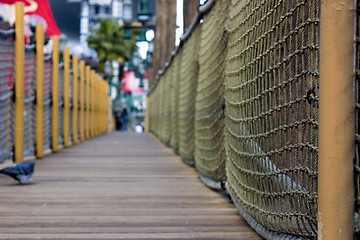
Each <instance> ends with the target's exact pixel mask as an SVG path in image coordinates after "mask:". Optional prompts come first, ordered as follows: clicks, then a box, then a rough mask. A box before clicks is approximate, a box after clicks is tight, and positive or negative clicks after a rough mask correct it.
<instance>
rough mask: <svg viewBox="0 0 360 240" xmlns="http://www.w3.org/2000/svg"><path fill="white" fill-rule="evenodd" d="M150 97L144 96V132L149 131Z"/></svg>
mask: <svg viewBox="0 0 360 240" xmlns="http://www.w3.org/2000/svg"><path fill="white" fill-rule="evenodd" d="M149 114H150V99H149V97H147V98H146V112H145V132H149V122H150V115H149Z"/></svg>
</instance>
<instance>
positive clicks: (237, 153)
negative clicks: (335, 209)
mask: <svg viewBox="0 0 360 240" xmlns="http://www.w3.org/2000/svg"><path fill="white" fill-rule="evenodd" d="M230 22H231V23H233V25H232V26H231V28H230V32H229V43H228V55H227V58H226V78H225V84H226V90H225V91H226V93H225V99H226V127H227V132H228V139H227V143H226V146H227V154H228V162H227V180H228V181H227V186H228V190H229V192H230V194H231V195H232V196H233V199H234V200H235V202H236V203H237V204H238V205H239V206H241V208H242V210H244V211H245V212H246V213H248V214H250V215H251V216H252V218H253V219H254V221H256V222H258V223H261V225H262V226H264V227H265V228H266V229H267V230H269V231H271V232H276V233H282V234H289V235H294V236H302V237H315V236H316V225H317V155H318V148H317V145H318V144H317V142H318V140H317V139H318V131H317V130H318V103H317V102H318V101H317V97H316V96H317V92H318V86H319V85H318V84H319V83H318V79H319V77H318V76H319V74H318V71H319V1H316V0H309V1H306V0H303V1H243V0H239V1H232V4H231V6H230Z"/></svg>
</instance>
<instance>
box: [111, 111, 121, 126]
mask: <svg viewBox="0 0 360 240" xmlns="http://www.w3.org/2000/svg"><path fill="white" fill-rule="evenodd" d="M113 115H114V119H115V130H116V131H121V130H122V118H121V112H120V111H119V108H115V110H114V112H113Z"/></svg>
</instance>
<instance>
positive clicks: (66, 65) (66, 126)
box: [63, 47, 70, 147]
mask: <svg viewBox="0 0 360 240" xmlns="http://www.w3.org/2000/svg"><path fill="white" fill-rule="evenodd" d="M63 55H64V117H63V119H64V122H63V131H64V147H69V146H70V141H69V140H70V139H69V134H70V129H69V124H70V122H69V121H70V99H69V97H70V96H69V74H70V72H69V70H70V55H69V48H68V47H64V52H63Z"/></svg>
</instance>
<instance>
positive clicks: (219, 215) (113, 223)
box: [0, 132, 261, 240]
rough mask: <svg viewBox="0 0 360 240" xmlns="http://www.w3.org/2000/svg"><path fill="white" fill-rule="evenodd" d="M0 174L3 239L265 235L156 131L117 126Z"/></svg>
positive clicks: (242, 237) (187, 237)
mask: <svg viewBox="0 0 360 240" xmlns="http://www.w3.org/2000/svg"><path fill="white" fill-rule="evenodd" d="M33 181H34V184H32V185H27V186H23V185H18V184H17V183H16V182H15V181H14V180H12V179H10V178H8V177H6V176H2V175H1V176H0V193H1V196H0V239H21V240H26V239H207V240H208V239H227V240H229V239H261V238H260V237H259V236H258V235H257V234H256V233H254V231H253V230H252V229H251V228H250V227H249V226H248V225H247V223H246V222H245V221H244V220H243V219H242V218H241V217H240V216H239V214H238V212H237V210H236V209H235V207H234V205H233V204H231V203H229V202H228V201H227V199H226V198H224V197H222V196H221V195H220V194H218V193H216V192H214V191H212V190H210V189H208V188H207V187H205V186H204V185H203V184H202V183H201V182H200V180H199V178H198V176H197V174H196V172H195V170H194V169H192V168H190V167H188V166H187V165H185V164H183V163H182V161H181V159H180V158H179V157H178V156H176V155H174V154H173V153H172V150H171V149H169V148H166V147H164V145H163V144H161V143H160V142H159V141H158V140H156V139H155V137H153V136H152V135H148V134H135V133H130V132H127V133H124V132H113V133H111V134H107V135H104V136H100V137H97V138H94V139H91V140H89V141H86V142H83V143H80V144H78V145H76V146H72V147H70V148H67V149H63V150H61V151H60V152H58V153H55V154H50V155H47V156H45V157H44V158H43V159H42V160H37V161H36V167H35V174H34V176H33Z"/></svg>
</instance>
